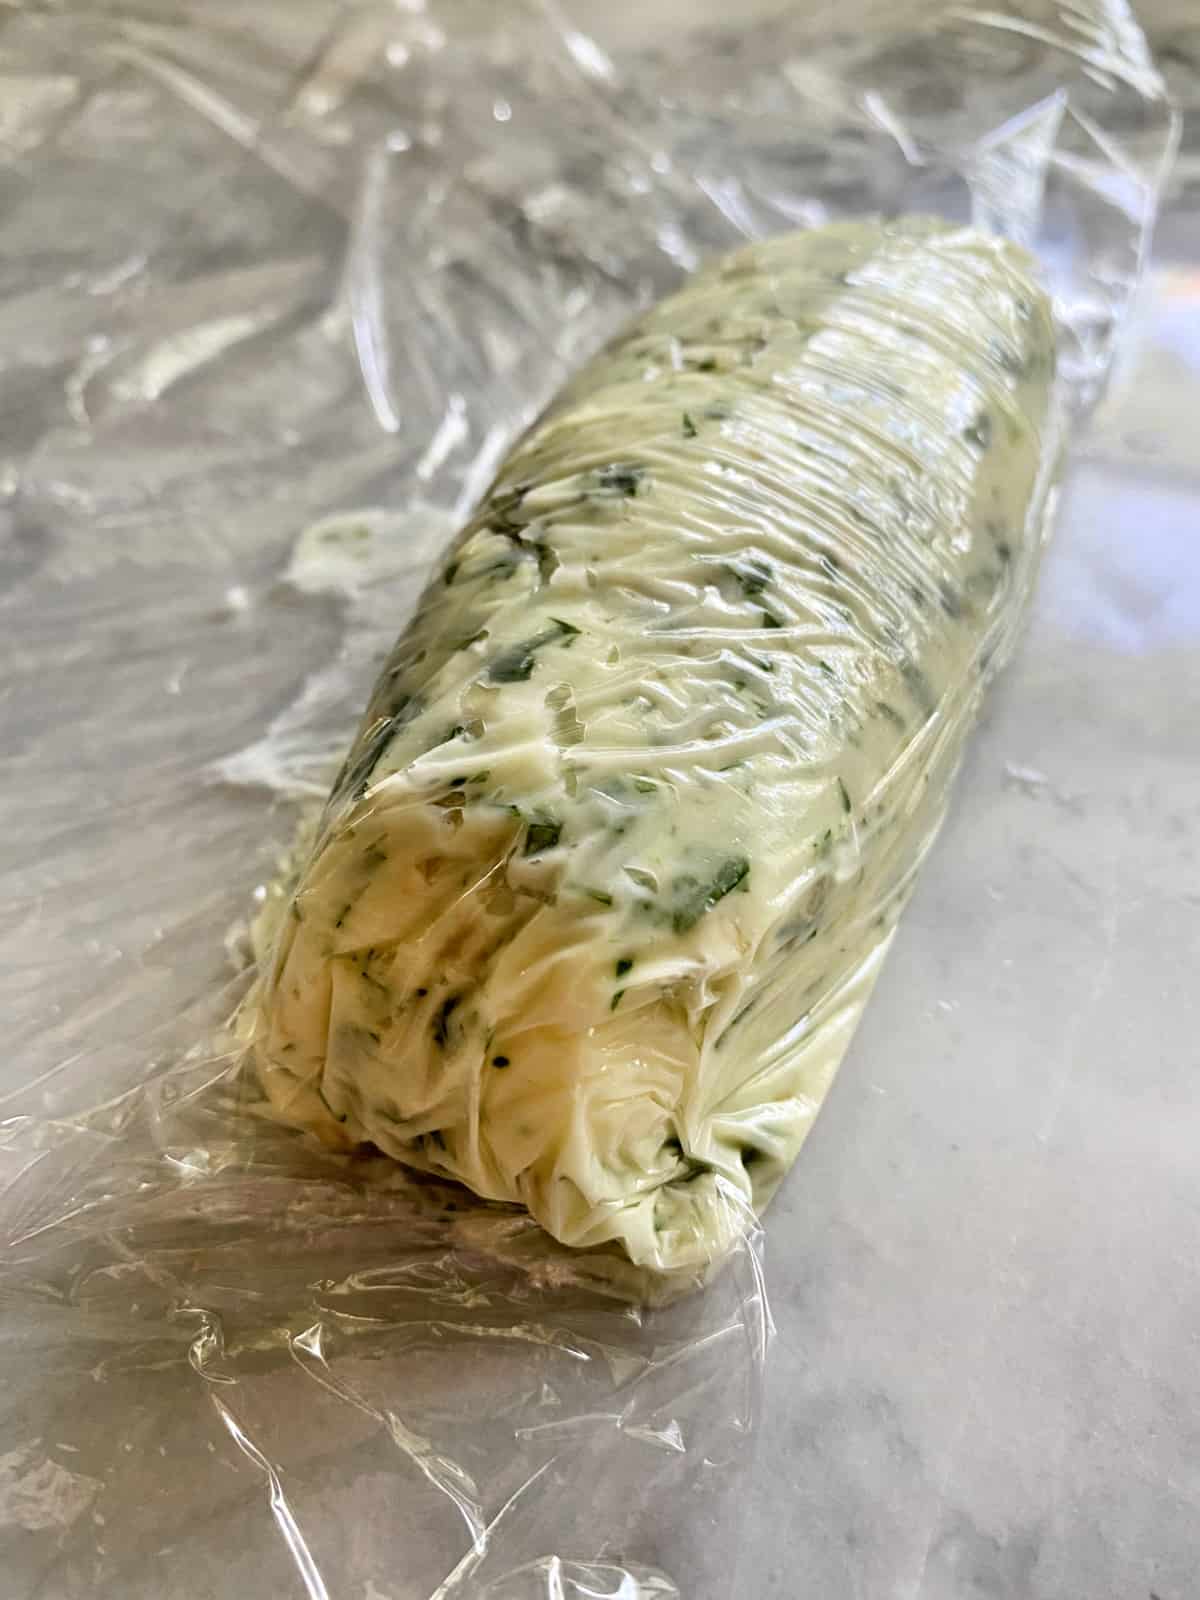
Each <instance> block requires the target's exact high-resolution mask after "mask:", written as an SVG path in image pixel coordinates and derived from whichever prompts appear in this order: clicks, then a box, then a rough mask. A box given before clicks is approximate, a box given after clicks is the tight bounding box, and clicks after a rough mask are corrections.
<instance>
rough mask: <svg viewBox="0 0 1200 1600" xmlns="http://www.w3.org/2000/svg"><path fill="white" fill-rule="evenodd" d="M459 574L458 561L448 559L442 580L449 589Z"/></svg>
mask: <svg viewBox="0 0 1200 1600" xmlns="http://www.w3.org/2000/svg"><path fill="white" fill-rule="evenodd" d="M457 575H458V562H457V561H448V562H447V563H446V570H445V572H443V573H442V582H443V583H444V584H445V585H446V587H447V589H448V588H449V587H450V585H451V584H452V583H453V582H454V579H455V577H456V576H457Z"/></svg>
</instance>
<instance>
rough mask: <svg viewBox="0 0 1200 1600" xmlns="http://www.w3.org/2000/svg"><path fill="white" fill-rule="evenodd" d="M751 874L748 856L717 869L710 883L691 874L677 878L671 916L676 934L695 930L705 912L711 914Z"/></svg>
mask: <svg viewBox="0 0 1200 1600" xmlns="http://www.w3.org/2000/svg"><path fill="white" fill-rule="evenodd" d="M749 873H750V862H749V860H748V859H747V857H745V856H729V857H728V858H727V859H726V860H724V861H723V862H722V863H721V865H720V866H719V867H718V868H717V871H716V873H715V874H714V876H713V877H712V878H711V879H710V880H709V882H707V883H701V882H700V881H699V880H697V879H696V878H694V877H692V876H691V875H690V874H686V875H684V876H683V877H680V878H676V879H675V881H674V885H673V887H674V888H675V889H676V891H677V893H678V901H677V904H676V907H675V911H674V913H673V915H672V917H671V926H672V927H673V928H674V929H675V932H676V933H686V932H687V931H688V929H689V928H694V927H695V925H696V923H697V922H699V920H700V918H701V917H702V916H703V915H704V913H705V912H706V911H711V910H712V908H713V906H715V905H716V904H717V902H718V900H723V899H724V898H725V896H726V895H727V894H729V893H730V892H731V891H732V890H734V889H736V888H737V887H738V885H739V884H742V883H744V882H745V880H746V878H747V877H748V876H749Z"/></svg>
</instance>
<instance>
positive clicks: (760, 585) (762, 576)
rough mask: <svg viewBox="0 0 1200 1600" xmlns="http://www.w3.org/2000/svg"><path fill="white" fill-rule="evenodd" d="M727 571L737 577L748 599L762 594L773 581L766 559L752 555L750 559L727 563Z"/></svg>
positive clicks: (740, 587) (738, 583) (731, 575)
mask: <svg viewBox="0 0 1200 1600" xmlns="http://www.w3.org/2000/svg"><path fill="white" fill-rule="evenodd" d="M725 571H726V572H728V573H729V575H730V577H732V578H734V579H736V581H737V585H738V588H739V589H740V590H741V591H742V593H743V594H744V595H745V596H746V598H747V600H753V599H754V598H755V597H756V596H757V595H760V594H761V593H762V592H763V590H764V589H765V588H766V587H767V584H768V583H770V581H771V569H770V567H769V566H768V565H767V563H766V562H765V561H761V560H759V558H758V557H757V556H752V557H751V558H750V559H749V560H748V561H742V562H733V561H729V562H726V563H725Z"/></svg>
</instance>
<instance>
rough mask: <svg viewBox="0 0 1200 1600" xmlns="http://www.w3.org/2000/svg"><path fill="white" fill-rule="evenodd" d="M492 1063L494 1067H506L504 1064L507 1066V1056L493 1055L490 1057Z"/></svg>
mask: <svg viewBox="0 0 1200 1600" xmlns="http://www.w3.org/2000/svg"><path fill="white" fill-rule="evenodd" d="M492 1065H493V1066H494V1067H506V1066H508V1057H507V1056H493V1057H492Z"/></svg>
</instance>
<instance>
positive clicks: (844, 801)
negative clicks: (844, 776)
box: [837, 778, 850, 815]
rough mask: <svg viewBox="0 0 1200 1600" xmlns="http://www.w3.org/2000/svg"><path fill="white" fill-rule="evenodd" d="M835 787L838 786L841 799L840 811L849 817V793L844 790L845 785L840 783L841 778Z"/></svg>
mask: <svg viewBox="0 0 1200 1600" xmlns="http://www.w3.org/2000/svg"><path fill="white" fill-rule="evenodd" d="M837 786H838V793H839V794H840V795H841V797H842V810H843V811H844V812H846V814H847V815H849V813H850V791H849V790H848V789H847V788H846V785H845V784H844V783H843V782H842V780H841V778H839V779H838V781H837Z"/></svg>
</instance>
